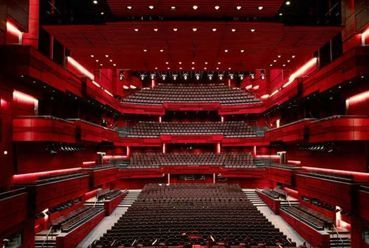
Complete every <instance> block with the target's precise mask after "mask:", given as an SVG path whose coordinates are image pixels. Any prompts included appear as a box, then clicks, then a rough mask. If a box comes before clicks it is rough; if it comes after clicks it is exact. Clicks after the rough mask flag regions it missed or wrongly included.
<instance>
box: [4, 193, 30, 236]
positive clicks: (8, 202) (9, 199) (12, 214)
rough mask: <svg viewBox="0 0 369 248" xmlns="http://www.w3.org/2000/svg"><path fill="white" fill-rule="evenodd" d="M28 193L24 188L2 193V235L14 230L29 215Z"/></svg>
mask: <svg viewBox="0 0 369 248" xmlns="http://www.w3.org/2000/svg"><path fill="white" fill-rule="evenodd" d="M27 204H28V195H27V193H26V191H25V190H24V189H18V190H12V191H6V192H1V193H0V237H2V235H4V234H7V232H8V231H14V229H16V228H17V227H18V226H20V225H21V224H22V223H23V222H24V221H25V220H26V219H27V216H28V210H27V209H28V205H27Z"/></svg>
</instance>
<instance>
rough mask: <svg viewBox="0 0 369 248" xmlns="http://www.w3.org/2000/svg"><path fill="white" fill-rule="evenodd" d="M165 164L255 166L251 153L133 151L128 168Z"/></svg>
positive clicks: (154, 166) (229, 166)
mask: <svg viewBox="0 0 369 248" xmlns="http://www.w3.org/2000/svg"><path fill="white" fill-rule="evenodd" d="M165 166H218V167H225V168H255V167H257V166H259V167H260V166H262V164H259V163H256V162H255V161H254V158H253V157H252V155H251V154H250V153H245V154H238V153H222V154H215V153H200V154H194V153H166V154H162V153H133V154H132V157H131V159H130V163H129V165H128V167H126V168H132V169H133V168H160V167H165Z"/></svg>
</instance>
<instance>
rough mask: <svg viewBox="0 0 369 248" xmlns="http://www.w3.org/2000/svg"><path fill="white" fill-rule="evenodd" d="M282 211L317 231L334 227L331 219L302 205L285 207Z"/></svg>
mask: <svg viewBox="0 0 369 248" xmlns="http://www.w3.org/2000/svg"><path fill="white" fill-rule="evenodd" d="M282 210H284V211H285V212H287V213H289V214H291V215H293V216H294V217H295V218H298V219H299V220H301V221H303V222H304V223H306V224H308V225H309V226H311V227H313V228H315V229H317V230H323V229H324V228H325V227H327V228H331V227H332V225H333V220H332V219H331V218H329V217H327V216H325V215H323V214H321V213H319V212H317V211H315V210H312V209H310V208H308V207H305V206H302V205H299V206H284V207H283V208H282Z"/></svg>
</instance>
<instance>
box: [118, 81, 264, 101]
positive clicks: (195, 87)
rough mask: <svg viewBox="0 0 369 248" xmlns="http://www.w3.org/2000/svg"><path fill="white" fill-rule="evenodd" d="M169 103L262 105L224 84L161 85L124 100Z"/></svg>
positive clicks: (243, 92) (254, 98)
mask: <svg viewBox="0 0 369 248" xmlns="http://www.w3.org/2000/svg"><path fill="white" fill-rule="evenodd" d="M165 102H168V103H187V102H188V103H209V102H219V103H221V104H223V105H234V104H235V105H237V104H254V103H260V100H259V99H257V98H256V97H255V96H254V95H251V94H250V93H247V92H245V91H242V90H240V89H232V88H230V87H228V86H226V85H224V84H220V83H219V84H194V83H193V84H169V83H168V84H159V85H157V86H156V87H155V88H153V89H142V90H140V91H138V92H136V93H135V94H133V95H130V96H128V97H127V98H125V99H123V101H122V103H129V104H143V105H161V104H163V103H165Z"/></svg>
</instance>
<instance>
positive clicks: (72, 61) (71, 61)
mask: <svg viewBox="0 0 369 248" xmlns="http://www.w3.org/2000/svg"><path fill="white" fill-rule="evenodd" d="M67 62H68V63H69V64H71V65H72V66H73V67H74V68H76V69H77V70H78V71H79V72H80V73H82V74H83V75H85V76H86V77H88V78H89V79H91V80H94V79H95V76H94V74H92V73H91V72H90V71H88V70H87V69H86V68H85V67H83V66H82V65H81V64H80V63H78V62H77V61H76V60H75V59H73V58H72V57H71V56H68V57H67Z"/></svg>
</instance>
